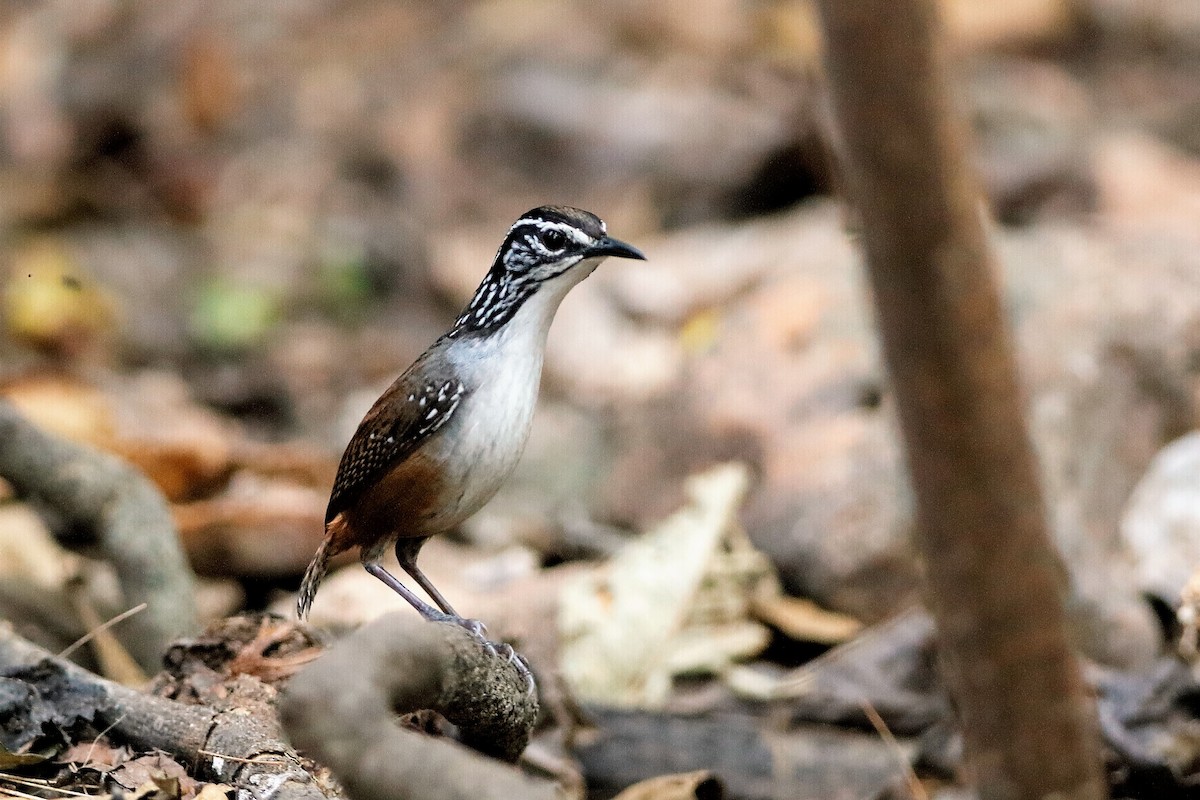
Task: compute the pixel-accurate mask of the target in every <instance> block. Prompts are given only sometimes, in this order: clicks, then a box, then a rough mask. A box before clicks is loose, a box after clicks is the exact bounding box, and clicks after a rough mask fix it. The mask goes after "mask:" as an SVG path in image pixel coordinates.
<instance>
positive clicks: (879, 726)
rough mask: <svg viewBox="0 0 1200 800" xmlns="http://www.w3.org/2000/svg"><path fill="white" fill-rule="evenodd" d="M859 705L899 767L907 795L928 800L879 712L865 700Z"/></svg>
mask: <svg viewBox="0 0 1200 800" xmlns="http://www.w3.org/2000/svg"><path fill="white" fill-rule="evenodd" d="M859 705H860V706H861V707H862V710H863V713H864V714H866V715H867V719H868V720H869V721H870V722H871V727H872V728H874V729H875V732H876V733H878V734H879V738H880V739H882V740H883V743H884V744H886V745H887V746H888V749H889V750H891V751H892V754H893V755H895V756H896V763H897V764H899V765H900V769H901V770H902V771H903V772H904V782H905V783H906V784H908V793H909V794H910V795H912V798H913V800H929V793H928V792H926V791H925V787H924V786H922V785H921V781H920V779H919V778H917V773H915V772H913V768H912V764H910V763H909V760H908V756H906V755H904V750H903V749H902V748H901V747H900V743H899V742H897V741H896V737H895V736H893V735H892V730H891V728H889V727H888V726H887V723H886V722H884V721H883V717H881V716H879V712H878V711H876V710H875V706H873V705H871V701H870V700H867V699H866V698H863V700H862V702H861V703H860V704H859Z"/></svg>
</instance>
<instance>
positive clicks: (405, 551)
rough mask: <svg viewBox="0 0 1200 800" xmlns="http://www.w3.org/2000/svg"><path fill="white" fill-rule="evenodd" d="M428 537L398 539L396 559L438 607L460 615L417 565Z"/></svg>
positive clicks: (454, 614)
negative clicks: (422, 546)
mask: <svg viewBox="0 0 1200 800" xmlns="http://www.w3.org/2000/svg"><path fill="white" fill-rule="evenodd" d="M426 541H427V540H426V539H398V540H397V541H396V560H397V561H399V562H400V568H401V569H403V570H404V571H405V572H407V573H408V574H409V576H410V577H411V578H412V579H413V580H414V581H416V582H417V585H418V586H420V587H421V588H422V589H424V590H425V594H427V595H429V596H430V597H431V598H433V602H435V603H437V606H438V608H440V609H441V610H442V611H444V612H446V613H447V614H449V615H450V616H452V617H458V618H459V619H462V617H461V616H459V614H458V612H456V611H455V610H454V609H453V608H451V606H450V604H449V603H447V602H446V598H444V597H442V593H441V592H439V591H438V590H437V587H435V586H434V585H433V584H432V583H430V581H429V578H426V577H425V573H424V572H421V570H420V568H419V567H418V566H417V553H419V552H420V551H421V545H423V544H425V542H426Z"/></svg>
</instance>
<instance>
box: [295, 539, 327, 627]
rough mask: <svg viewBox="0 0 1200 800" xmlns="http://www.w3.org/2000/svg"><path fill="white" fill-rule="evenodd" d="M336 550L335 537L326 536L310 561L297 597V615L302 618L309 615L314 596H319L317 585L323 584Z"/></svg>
mask: <svg viewBox="0 0 1200 800" xmlns="http://www.w3.org/2000/svg"><path fill="white" fill-rule="evenodd" d="M336 552H337V551H336V550H334V549H333V537H332V536H326V537H325V540H324V541H322V542H321V546H320V547H318V548H317V553H316V555H314V556H313V560H312V561H310V562H309V564H308V569H306V570H304V580H302V581H300V595H299V596H298V597H297V598H296V615H297V616H298V617H299V618H300V619H304V618H305V617H307V616H308V612H309V610H310V609H311V608H312V604H313V598H314V597H316V596H317V587H318V586H320V585H321V579H322V578H324V577H325V573H326V572H327V571H328V570H329V559H330V558H332V557H333V555H334V554H335V553H336Z"/></svg>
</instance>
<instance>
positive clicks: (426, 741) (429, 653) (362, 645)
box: [280, 614, 561, 800]
mask: <svg viewBox="0 0 1200 800" xmlns="http://www.w3.org/2000/svg"><path fill="white" fill-rule="evenodd" d="M422 709H432V710H435V711H438V712H440V713H441V714H442V715H443V716H445V717H446V718H447V719H448V720H450V721H451V722H453V723H454V724H455V725H457V726H458V728H459V732H460V736H461V738H462V740H463V742H464V743H466V744H468V745H470V746H471V747H473V748H474V749H475V750H478V751H481V752H472V751H471V750H468V749H466V748H464V747H462V746H461V745H459V744H457V743H455V742H453V741H450V740H447V739H434V738H431V737H429V736H425V735H423V734H420V733H416V732H413V731H408V730H404V729H402V728H400V727H398V726H397V725H396V724H395V723H394V721H393V712H396V713H408V712H412V711H418V710H422ZM537 709H538V704H537V697H536V695H534V694H532V693H530V692H529V691H528V687H527V686H526V684H525V681H524V680H523V679H522V678H521V677H520V676H519V675H518V674H517V671H516V669H515V668H513V666H512V665H511V664H509V663H507V660H506V659H505V658H504V656H502V655H497V654H495V653H489V652H488V651H487V650H485V649H484V648H482V647H480V644H479V641H478V640H477V639H475V638H473V637H472V636H471V635H470V634H469V633H467V631H466V630H464V629H463V628H461V627H460V626H458V625H454V624H450V623H428V622H424V621H422V620H419V619H417V618H415V617H413V616H412V615H411V614H390V615H387V616H385V617H381V618H380V619H378V620H376V621H375V622H372V623H371V624H370V625H367V626H365V627H363V628H361V629H360V630H358V631H356V632H355V633H354V634H352V635H351V636H349V637H348V638H347V639H345V640H343V641H342V642H340V643H338V644H337V645H336V646H335V647H334V648H333V649H332V650H330V652H329V653H328V654H326V655H325V656H324V657H322V658H321V659H319V660H318V661H316V662H314V663H313V664H312V665H311V666H309V667H307V668H305V669H304V670H303V671H302V672H300V673H299V674H297V675H296V676H295V677H294V678H293V679H292V682H291V684H290V685H289V686H288V688H287V691H286V692H285V694H284V696H283V699H282V701H281V703H280V714H281V716H282V719H283V723H284V726H285V728H286V730H287V732H288V736H289V737H290V739H291V741H292V742H293V743H295V744H296V746H297V747H299V748H300V749H301V750H303V751H305V752H306V753H308V754H309V755H311V756H312V757H313V758H315V759H317V760H318V761H320V762H322V763H324V764H325V765H326V766H327V767H329V768H330V769H331V770H332V771H333V773H334V774H335V775H336V776H337V778H338V780H340V781H341V782H342V784H343V785H344V786H345V787H346V791H347V793H348V794H349V795H350V796H351V797H352V798H354V800H404V799H405V798H412V799H413V800H443V799H448V798H455V800H490V798H496V800H507V798H514V797H521V798H529V799H530V800H542V799H543V798H545V799H547V800H548V799H549V798H556V797H560V796H561V795H560V792H559V790H558V789H557V788H556V787H555V786H554V785H553V784H551V783H548V782H546V781H540V780H535V779H532V778H529V777H526V776H525V775H523V774H522V773H520V772H519V771H517V770H516V769H514V768H513V767H511V766H509V765H507V764H504V763H500V762H498V761H496V760H493V759H491V758H488V757H486V756H485V755H482V754H481V753H487V754H489V755H495V756H498V757H501V758H504V759H506V760H510V761H511V760H515V759H516V758H517V757H518V756H519V755H520V753H521V751H522V750H524V748H525V746H526V744H528V742H529V736H530V734H531V732H532V730H533V725H534V722H535V721H536V718H537Z"/></svg>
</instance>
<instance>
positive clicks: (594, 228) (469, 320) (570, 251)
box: [455, 206, 646, 330]
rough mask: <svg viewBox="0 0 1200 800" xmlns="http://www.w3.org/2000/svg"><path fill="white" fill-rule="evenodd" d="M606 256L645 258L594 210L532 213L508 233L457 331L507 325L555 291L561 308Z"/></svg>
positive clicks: (554, 208)
mask: <svg viewBox="0 0 1200 800" xmlns="http://www.w3.org/2000/svg"><path fill="white" fill-rule="evenodd" d="M607 256H615V257H617V258H633V259H639V260H643V261H644V260H645V258H646V257H645V256H644V255H642V252H641V251H640V250H638V249H637V248H636V247H634V246H633V245H630V244H626V243H625V242H622V241H621V240H620V239H614V238H612V237H611V236H609V235H608V231H607V228H606V226H605V224H604V220H602V219H600V218H599V217H597V216H596V215H595V214H592V213H591V212H589V211H583V210H581V209H578V208H571V207H569V206H540V207H538V208H535V209H533V210H531V211H527V212H525V213H524V214H522V215H521V216H520V218H519V219H518V220H517V221H516V222H514V223H513V225H512V227H511V228H509V229H508V235H507V236H505V237H504V241H503V243H501V245H500V248H499V249H498V250H497V251H496V258H495V260H494V261H493V262H492V268H491V270H489V271H488V274H487V277H485V278H484V280H483V283H481V284H480V285H479V288H478V289H477V290H476V291H475V296H474V297H473V298H472V300H471V303H470V305H468V306H467V308H466V309H464V310H463V313H462V315H461V316H460V317H459V318H458V322H457V323H456V324H455V330H487V329H493V328H495V327H497V326H499V325H503V324H504V323H505V322H506V321H507V320H508V319H510V318H511V317H512V316H513V315H514V314H515V313H516V311H517V309H518V308H520V307H521V305H522V304H524V303H525V301H526V300H528V299H529V298H530V297H532V296H533V295H534V294H535V293H537V292H540V291H543V290H547V289H550V288H553V289H554V290H555V291H553V292H552V293H551V294H552V295H553V296H554V298H555V302H553V303H551V305H553V306H556V305H557V302H556V301H557V300H559V299H561V297H562V295H564V294H566V292H567V290H569V289H570V288H571V287H572V286H574V285H575V284H577V283H579V282H580V281H581V280H583V279H584V278H586V277H587V276H588V275H590V274H591V272H592V270H594V269H595V268H596V267H597V266H598V265H599V264H600V262H601V261H602V260H604V258H606V257H607ZM547 299H549V298H547ZM552 312H553V309H551V313H552Z"/></svg>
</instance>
